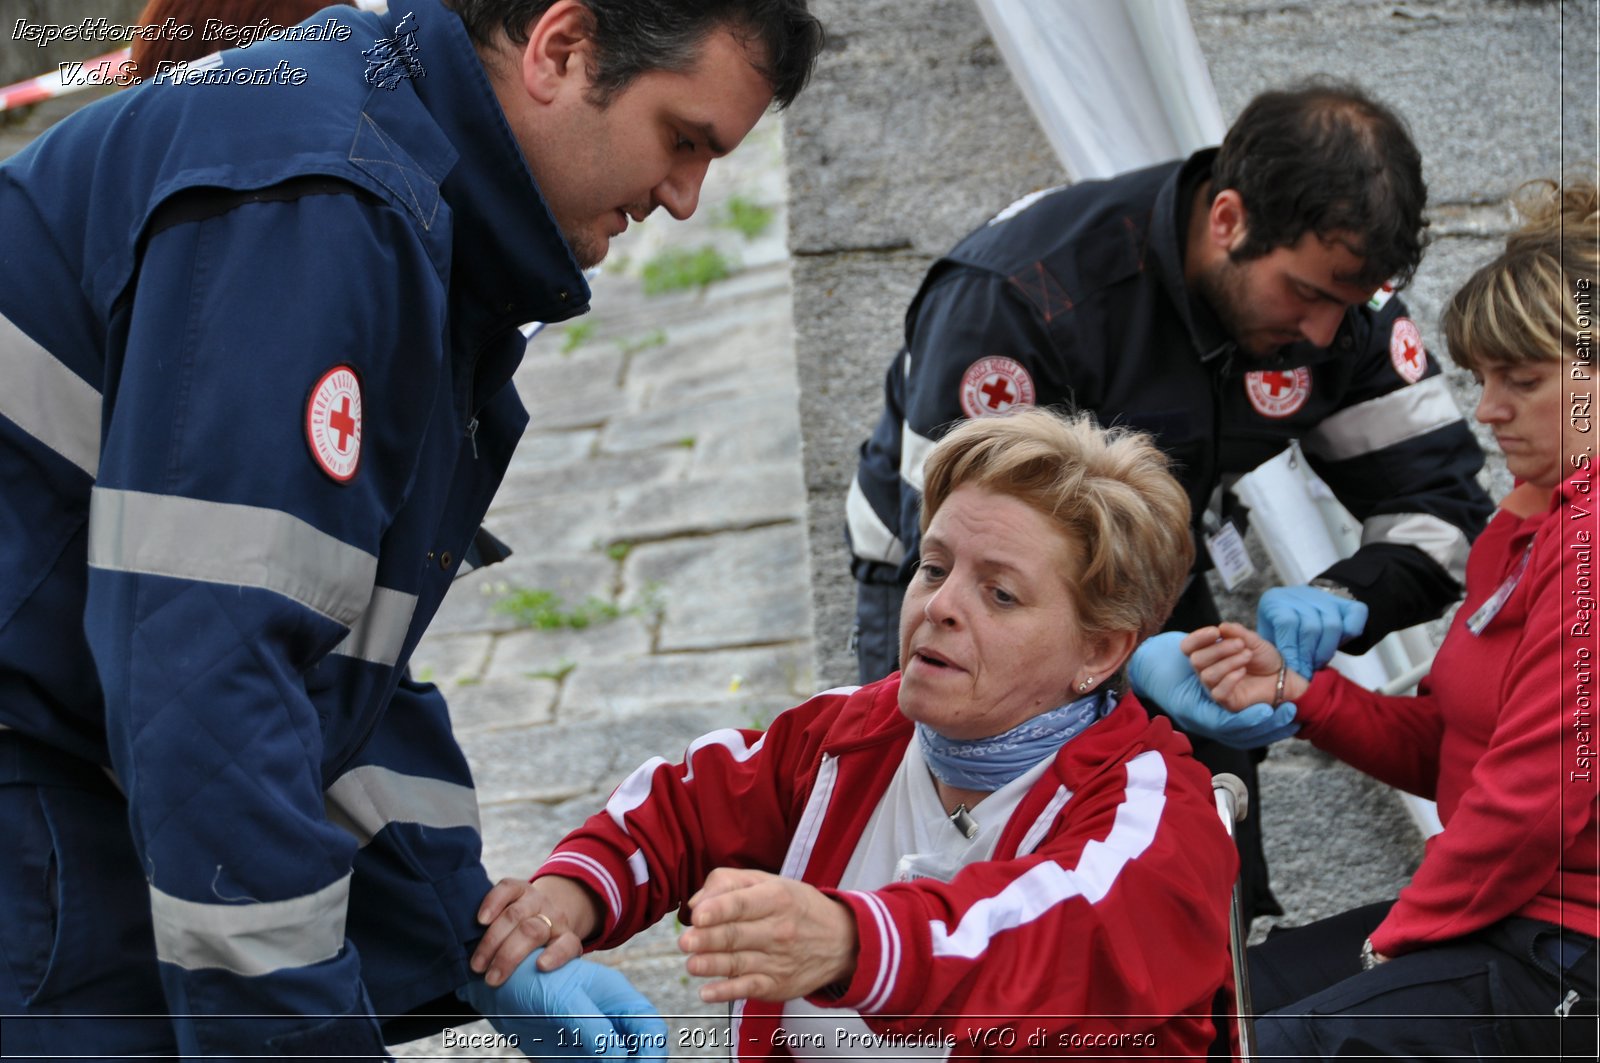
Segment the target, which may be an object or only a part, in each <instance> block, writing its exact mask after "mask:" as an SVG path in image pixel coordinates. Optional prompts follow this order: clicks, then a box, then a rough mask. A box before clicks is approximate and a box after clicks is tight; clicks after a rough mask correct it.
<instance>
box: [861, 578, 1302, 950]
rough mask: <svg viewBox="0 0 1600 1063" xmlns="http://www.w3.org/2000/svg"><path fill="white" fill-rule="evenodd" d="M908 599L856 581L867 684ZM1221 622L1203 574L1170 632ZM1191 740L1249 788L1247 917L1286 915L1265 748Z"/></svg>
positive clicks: (893, 649) (886, 659)
mask: <svg viewBox="0 0 1600 1063" xmlns="http://www.w3.org/2000/svg"><path fill="white" fill-rule="evenodd" d="M904 597H905V588H903V587H901V586H900V585H899V584H898V583H872V582H867V581H858V582H857V583H856V630H855V636H854V640H855V651H856V663H857V665H858V666H859V668H860V675H861V679H860V681H861V682H862V683H872V682H876V681H877V680H879V679H882V678H883V677H884V676H886V675H888V674H889V673H891V672H893V671H894V670H895V669H896V668H899V667H900V661H899V653H900V641H899V631H900V603H901V601H902V599H903V598H904ZM1220 620H1221V616H1220V614H1219V613H1218V612H1217V603H1216V602H1215V601H1214V600H1213V599H1212V597H1211V589H1210V588H1209V587H1208V586H1207V585H1206V581H1205V579H1204V578H1203V577H1201V578H1196V579H1195V580H1193V581H1192V582H1190V584H1189V588H1188V590H1186V591H1184V594H1183V597H1181V598H1179V599H1178V604H1177V606H1176V607H1174V608H1173V610H1172V617H1171V619H1169V620H1168V621H1167V626H1166V630H1168V631H1193V630H1194V629H1195V628H1198V627H1206V626H1207V625H1209V624H1215V623H1218V622H1219V621H1220ZM1144 707H1145V708H1147V709H1149V710H1150V711H1151V712H1152V713H1158V714H1160V715H1166V714H1165V712H1163V710H1162V708H1161V706H1160V705H1157V704H1155V703H1153V702H1149V701H1146V702H1144ZM1174 726H1176V722H1174ZM1179 730H1180V731H1181V730H1182V728H1179ZM1188 738H1189V741H1190V743H1191V744H1192V745H1193V746H1194V755H1195V758H1196V759H1197V760H1199V761H1200V763H1202V764H1204V765H1205V766H1206V767H1207V768H1208V769H1210V771H1211V774H1213V775H1215V774H1217V773H1218V772H1222V771H1226V772H1232V773H1233V774H1234V775H1237V776H1238V777H1239V779H1240V780H1241V781H1242V782H1243V783H1244V784H1245V786H1246V787H1248V788H1249V791H1250V815H1249V816H1248V817H1246V819H1245V821H1244V822H1243V823H1239V824H1236V825H1235V829H1234V838H1235V840H1236V843H1237V845H1238V847H1239V882H1240V884H1241V886H1242V887H1243V896H1244V913H1245V917H1246V919H1247V920H1248V919H1253V918H1255V917H1256V916H1259V915H1282V914H1283V908H1282V907H1280V906H1279V904H1278V901H1277V898H1276V897H1274V896H1273V895H1272V884H1271V882H1270V880H1269V875H1268V872H1267V856H1266V853H1265V852H1263V851H1262V848H1261V815H1260V808H1261V787H1260V785H1259V783H1258V780H1257V777H1256V765H1258V764H1260V763H1261V761H1262V759H1263V758H1264V757H1265V756H1266V750H1264V749H1233V748H1232V747H1230V746H1225V745H1223V744H1222V743H1220V742H1213V741H1211V740H1210V739H1208V738H1199V737H1196V736H1195V735H1189V736H1188Z"/></svg>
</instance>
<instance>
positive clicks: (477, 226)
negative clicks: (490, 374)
mask: <svg viewBox="0 0 1600 1063" xmlns="http://www.w3.org/2000/svg"><path fill="white" fill-rule="evenodd" d="M396 12H398V13H396ZM408 13H409V14H411V15H412V16H414V18H415V22H416V26H417V30H416V39H417V43H418V47H417V53H416V54H417V59H418V61H419V63H420V66H421V70H422V74H421V76H418V77H414V78H412V79H410V81H409V84H410V85H411V86H412V87H413V89H414V90H415V92H416V94H417V97H418V98H419V99H420V100H421V101H422V104H423V106H425V107H426V108H427V109H428V112H429V114H430V115H431V117H432V118H433V121H434V122H435V123H437V124H438V126H439V129H440V131H441V132H443V134H444V136H445V138H446V139H447V140H448V141H449V143H450V144H451V145H452V146H453V147H454V148H455V150H456V151H457V152H458V153H459V155H460V159H459V161H458V162H457V163H456V165H455V166H454V167H453V168H451V170H450V172H449V174H448V175H447V176H446V177H445V179H444V181H443V182H442V184H441V188H440V190H441V193H442V195H443V197H444V199H445V201H446V202H447V203H448V204H449V206H450V210H451V213H452V216H453V220H452V226H453V232H454V236H453V242H454V248H453V253H452V256H451V270H452V273H453V276H452V277H451V279H450V287H451V292H452V296H453V300H452V301H453V302H454V303H455V305H454V306H453V308H452V309H453V310H454V312H455V313H456V314H457V315H463V320H462V322H461V323H462V324H463V325H464V326H465V329H464V331H465V333H466V334H467V335H470V336H474V337H477V338H478V340H479V341H480V342H481V341H482V340H483V339H486V338H488V337H490V336H493V335H497V334H500V333H503V332H505V331H506V330H507V329H510V328H514V327H516V326H517V325H521V324H524V323H526V322H529V321H560V320H564V319H566V318H569V317H573V316H574V315H576V314H579V313H582V312H583V311H585V310H586V309H588V304H589V285H588V282H587V281H585V280H584V277H583V273H582V271H581V270H580V269H579V268H578V264H577V262H576V260H574V259H573V257H572V251H571V249H570V248H568V247H567V243H566V240H565V239H564V238H563V237H562V235H561V231H560V229H559V228H558V227H557V226H556V221H555V218H554V217H553V216H552V215H551V213H550V209H549V207H548V206H547V205H546V203H545V201H544V196H543V195H541V194H540V192H539V187H538V185H537V184H535V183H534V180H533V174H532V173H531V172H529V170H528V164H527V161H526V160H525V159H524V158H523V155H522V150H521V148H520V147H519V146H518V144H517V141H516V139H515V138H514V137H513V136H512V134H511V128H510V126H509V125H507V123H506V118H505V114H504V112H503V111H502V110H501V108H500V102H499V100H498V99H497V98H496V97H495V94H494V89H493V87H492V86H491V85H490V84H489V78H488V75H487V73H486V72H485V71H484V68H483V62H482V60H480V59H479V57H478V53H477V50H476V49H475V48H474V47H473V45H472V40H471V38H470V37H468V36H467V31H466V27H465V26H464V25H462V22H461V20H460V18H459V17H457V16H456V15H455V14H454V13H453V12H451V11H448V10H446V9H445V8H443V7H442V6H441V5H440V4H439V2H438V0H411V2H408V3H405V4H403V5H396V7H395V8H394V9H393V10H392V11H391V14H390V15H389V16H388V17H387V19H386V20H385V25H386V26H387V27H388V28H389V29H391V30H392V29H393V27H394V26H395V25H396V24H397V23H399V22H400V20H401V18H402V17H403V16H405V15H406V14H408ZM381 92H383V90H382V89H377V90H374V95H377V94H378V93H381ZM455 293H463V295H464V296H465V298H461V299H459V300H457V299H454V294H455Z"/></svg>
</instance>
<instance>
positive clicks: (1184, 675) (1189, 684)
mask: <svg viewBox="0 0 1600 1063" xmlns="http://www.w3.org/2000/svg"><path fill="white" fill-rule="evenodd" d="M1183 638H1184V636H1183V632H1181V631H1168V632H1165V633H1164V634H1160V635H1156V636H1154V637H1153V638H1148V639H1145V641H1144V643H1143V645H1141V646H1140V647H1139V648H1138V649H1137V650H1135V651H1134V652H1133V657H1132V659H1131V660H1129V661H1128V679H1129V681H1130V682H1131V683H1132V684H1133V692H1134V693H1135V694H1138V695H1139V697H1141V698H1143V699H1145V700H1146V701H1147V702H1150V703H1151V704H1153V705H1159V706H1160V707H1161V709H1162V710H1163V711H1165V712H1166V714H1167V715H1168V716H1171V717H1172V718H1173V720H1174V721H1176V722H1177V724H1178V726H1179V727H1181V728H1183V730H1184V731H1186V732H1188V733H1189V734H1193V735H1199V736H1200V737H1202V738H1210V739H1214V740H1215V741H1218V742H1221V743H1222V744H1223V745H1225V746H1232V747H1233V748H1234V749H1254V748H1256V747H1257V746H1264V745H1269V744H1271V743H1273V742H1276V741H1278V740H1279V739H1281V738H1288V737H1289V736H1290V735H1292V734H1294V733H1295V732H1296V731H1298V730H1300V725H1299V724H1297V723H1295V722H1294V715H1295V711H1296V710H1295V707H1294V703H1293V702H1288V701H1286V702H1284V703H1283V704H1282V705H1279V706H1278V707H1277V708H1276V709H1274V708H1273V707H1272V706H1271V705H1267V704H1265V703H1263V704H1260V705H1251V706H1250V707H1249V708H1246V709H1242V710H1240V711H1239V712H1229V711H1228V710H1227V709H1225V708H1223V707H1222V706H1221V705H1218V704H1217V703H1216V702H1215V701H1213V700H1211V695H1210V694H1208V693H1206V688H1205V684H1204V683H1202V682H1200V677H1199V676H1198V675H1196V674H1195V671H1194V669H1193V668H1191V667H1190V666H1189V658H1188V656H1187V655H1186V654H1185V653H1184V652H1183V650H1181V649H1179V648H1178V643H1180V642H1182V641H1183Z"/></svg>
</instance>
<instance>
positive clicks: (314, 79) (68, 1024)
mask: <svg viewBox="0 0 1600 1063" xmlns="http://www.w3.org/2000/svg"><path fill="white" fill-rule="evenodd" d="M321 19H322V22H324V23H328V22H332V23H337V24H338V25H337V26H335V28H334V32H330V33H319V34H315V35H294V36H304V37H305V38H306V39H303V40H299V41H290V40H280V41H269V42H263V43H258V44H255V45H254V46H252V47H251V48H249V49H246V50H239V51H230V52H226V53H223V54H221V55H220V56H213V57H210V58H208V59H205V60H200V61H198V62H197V63H195V64H193V65H192V66H191V67H189V68H188V70H187V71H186V72H184V73H183V74H182V75H181V76H178V77H170V78H166V79H162V80H160V81H156V82H152V83H150V84H146V85H143V86H141V87H139V88H136V89H132V90H130V91H126V92H123V93H119V94H118V95H117V96H115V97H113V98H111V99H108V100H106V101H103V102H100V103H98V104H96V105H93V106H91V107H89V108H86V109H85V110H83V111H81V112H79V113H78V114H76V115H74V116H73V117H72V118H70V119H68V120H66V121H64V122H62V123H61V124H60V125H58V126H57V127H55V128H54V129H52V130H51V131H50V132H49V133H47V134H46V135H44V136H42V137H40V138H39V139H38V140H37V141H36V142H35V143H34V144H32V145H31V146H30V147H29V148H28V149H27V150H25V151H23V152H22V153H21V154H19V155H18V156H16V157H15V158H13V159H11V160H9V161H8V162H6V163H5V164H4V165H3V166H0V376H3V378H4V380H5V381H6V385H5V387H4V388H3V389H0V479H3V480H4V482H5V484H6V490H5V491H4V493H3V495H0V821H4V822H5V824H6V831H5V836H6V838H7V839H8V840H7V841H6V842H4V843H3V844H4V855H3V858H0V948H3V951H4V959H5V963H3V964H0V1013H3V1014H4V1015H6V1016H7V1017H6V1018H5V1020H4V1028H3V1039H4V1043H5V1046H6V1051H7V1053H8V1054H10V1055H28V1054H54V1053H62V1052H68V1053H73V1054H76V1055H96V1056H101V1055H103V1056H108V1057H119V1058H121V1057H127V1056H131V1055H134V1054H136V1053H141V1052H151V1053H163V1054H172V1053H174V1052H182V1053H184V1054H186V1055H188V1054H193V1055H207V1056H215V1057H219V1058H221V1057H230V1058H234V1057H242V1056H272V1055H308V1054H318V1055H326V1056H339V1057H342V1058H370V1057H382V1056H383V1055H384V1054H385V1050H384V1044H385V1040H386V1037H388V1038H389V1039H397V1038H399V1037H402V1036H405V1035H416V1034H417V1033H420V1032H425V1031H424V1030H423V1029H421V1028H419V1027H412V1028H411V1029H409V1030H406V1031H403V1032H402V1031H400V1030H399V1029H398V1028H396V1027H387V1028H385V1025H384V1024H380V1021H379V1019H378V1018H377V1017H379V1016H385V1017H388V1016H403V1015H405V1014H406V1013H407V1012H412V1011H417V1010H422V1011H438V1010H440V1009H449V1008H451V1007H453V1006H454V994H455V992H456V991H457V990H458V989H461V988H462V987H463V986H465V985H467V984H468V983H469V980H470V979H471V977H472V976H471V975H470V972H469V970H468V956H469V954H470V952H471V949H472V946H473V943H474V942H475V941H476V939H477V938H478V937H479V935H480V928H479V927H478V926H477V924H476V921H475V914H476V912H477V907H478V904H479V902H480V901H481V899H482V898H483V896H484V894H485V893H486V892H487V891H488V889H489V882H488V880H487V878H486V875H485V872H484V870H483V867H482V864H481V860H480V850H481V839H480V837H479V833H478V820H477V804H476V799H475V796H474V792H473V789H472V780H471V777H470V774H469V772H468V770H467V765H466V763H465V760H464V758H463V757H462V754H461V751H460V749H459V748H458V746H457V744H456V742H455V740H454V738H453V737H452V735H451V732H450V725H449V719H448V716H447V713H446V710H445V705H444V702H443V699H442V698H441V697H440V695H439V692H438V691H437V690H436V689H435V688H433V687H432V686H430V685H427V684H420V683H417V682H414V681H413V680H411V679H410V678H409V677H408V676H407V675H406V672H405V665H406V661H407V659H408V658H409V656H410V654H411V652H412V650H413V648H414V647H415V646H416V644H417V641H418V639H419V638H420V636H421V634H422V632H423V629H424V628H425V626H426V625H427V623H428V621H429V619H430V618H431V617H432V615H433V613H434V612H435V610H436V609H437V607H438V605H439V602H440V600H441V598H442V597H443V595H444V593H445V590H446V588H447V587H448V585H449V583H450V580H451V579H452V577H453V576H455V575H456V573H457V571H458V570H459V569H460V568H461V566H462V563H463V557H464V555H466V554H467V553H468V552H469V550H471V549H472V547H473V543H474V540H475V536H476V533H477V531H478V528H479V521H480V519H481V518H482V516H483V514H484V512H485V510H486V509H487V507H488V504H489V500H490V498H491V496H492V495H493V494H494V491H495V489H496V487H497V486H498V484H499V482H500V479H501V476H502V474H503V472H504V470H505V468H506V465H507V462H508V460H509V458H510V454H511V451H512V448H513V447H514V446H515V445H516V442H517V440H518V438H519V436H520V435H521V432H522V429H523V427H524V425H525V423H526V421H527V415H526V413H525V411H524V410H523V407H522V405H521V403H520V402H519V400H518V398H517V395H516V393H515V390H514V389H513V387H512V386H511V384H510V380H511V376H512V372H513V370H514V369H515V368H516V366H517V363H518V361H519V360H520V358H521V354H522V348H523V342H522V339H521V336H520V334H519V332H518V329H517V326H518V325H520V324H522V323H524V322H527V321H531V320H541V321H559V320H562V319H564V318H569V317H572V316H574V315H576V314H579V313H582V312H583V311H584V310H586V309H587V304H588V301H589V290H588V287H587V285H586V283H585V281H584V278H583V274H582V272H581V270H582V268H583V267H585V266H589V265H593V264H594V263H596V262H598V261H599V260H600V259H601V258H602V257H603V256H604V255H605V253H606V250H607V245H608V243H609V241H610V239H611V238H612V237H613V236H615V235H616V234H618V233H619V232H621V231H622V230H623V229H625V228H626V227H627V224H628V222H629V221H630V220H639V219H641V218H643V217H644V216H645V215H647V214H649V213H650V212H651V211H652V210H654V209H655V208H656V207H662V208H665V209H666V211H667V212H668V213H670V214H672V215H673V216H675V217H678V218H685V217H688V216H689V215H690V214H691V213H693V212H694V209H695V206H696V201H697V197H698V194H699V189H700V183H701V181H702V179H703V178H704V176H705V173H706V168H707V165H708V164H709V162H710V161H711V160H712V159H714V158H716V157H718V156H720V155H722V154H724V153H726V152H727V151H730V150H732V149H733V148H734V147H735V146H736V145H737V144H738V143H739V142H740V140H741V139H742V138H743V137H744V135H745V134H746V133H747V132H748V130H749V129H750V128H751V126H752V125H753V124H754V123H755V122H756V120H757V119H758V118H759V117H760V116H761V114H762V113H763V112H764V111H765V110H766V109H767V108H768V106H769V105H771V104H772V103H773V101H774V100H776V102H777V103H778V104H779V105H780V106H783V105H787V104H788V103H789V102H790V101H791V100H792V99H793V98H794V97H795V95H796V94H797V93H798V92H799V91H800V89H801V87H802V86H803V85H804V83H805V80H806V78H807V77H808V75H809V71H810V67H811V64H812V61H813V58H814V55H815V53H816V51H817V48H818V46H819V41H820V28H819V26H818V25H817V23H816V21H815V20H814V19H813V18H812V17H811V16H810V15H809V14H807V12H806V10H805V4H804V0H765V2H757V0H712V2H706V0H675V2H660V0H554V2H551V0H542V2H541V0H522V2H511V0H454V2H453V3H451V4H450V5H449V6H444V5H441V3H440V2H439V0H412V2H408V3H405V4H398V5H395V11H394V13H393V14H391V15H388V16H378V15H373V14H366V13H357V12H354V11H347V10H345V9H339V10H338V11H337V13H334V12H328V13H325V14H324V15H323V16H322V17H321ZM641 19H642V20H643V21H641ZM645 27H648V28H645ZM87 1015H101V1016H120V1018H115V1017H113V1018H96V1019H88V1018H83V1017H82V1016H87ZM140 1016H148V1018H140Z"/></svg>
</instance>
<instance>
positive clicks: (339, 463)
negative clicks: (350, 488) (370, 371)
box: [306, 365, 361, 484]
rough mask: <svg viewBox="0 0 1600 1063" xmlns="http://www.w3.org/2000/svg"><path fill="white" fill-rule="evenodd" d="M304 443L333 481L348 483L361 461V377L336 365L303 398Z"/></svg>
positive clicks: (346, 366)
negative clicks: (309, 394) (304, 414)
mask: <svg viewBox="0 0 1600 1063" xmlns="http://www.w3.org/2000/svg"><path fill="white" fill-rule="evenodd" d="M306 443H307V445H308V446H310V447H311V457H312V458H313V459H315V460H316V463H317V467H318V468H320V469H321V470H322V471H323V472H325V473H327V474H328V476H329V477H330V478H331V479H332V480H333V481H334V482H335V483H341V484H345V483H349V482H350V481H351V480H352V479H353V478H354V477H355V474H356V467H357V466H359V465H360V464H361V380H360V378H359V377H357V376H356V371H355V370H354V369H352V368H350V367H349V366H348V365H336V366H334V367H333V368H332V369H330V370H328V371H327V372H326V373H323V374H322V379H320V380H318V381H317V385H316V387H314V388H312V389H311V397H310V398H309V399H307V400H306Z"/></svg>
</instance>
